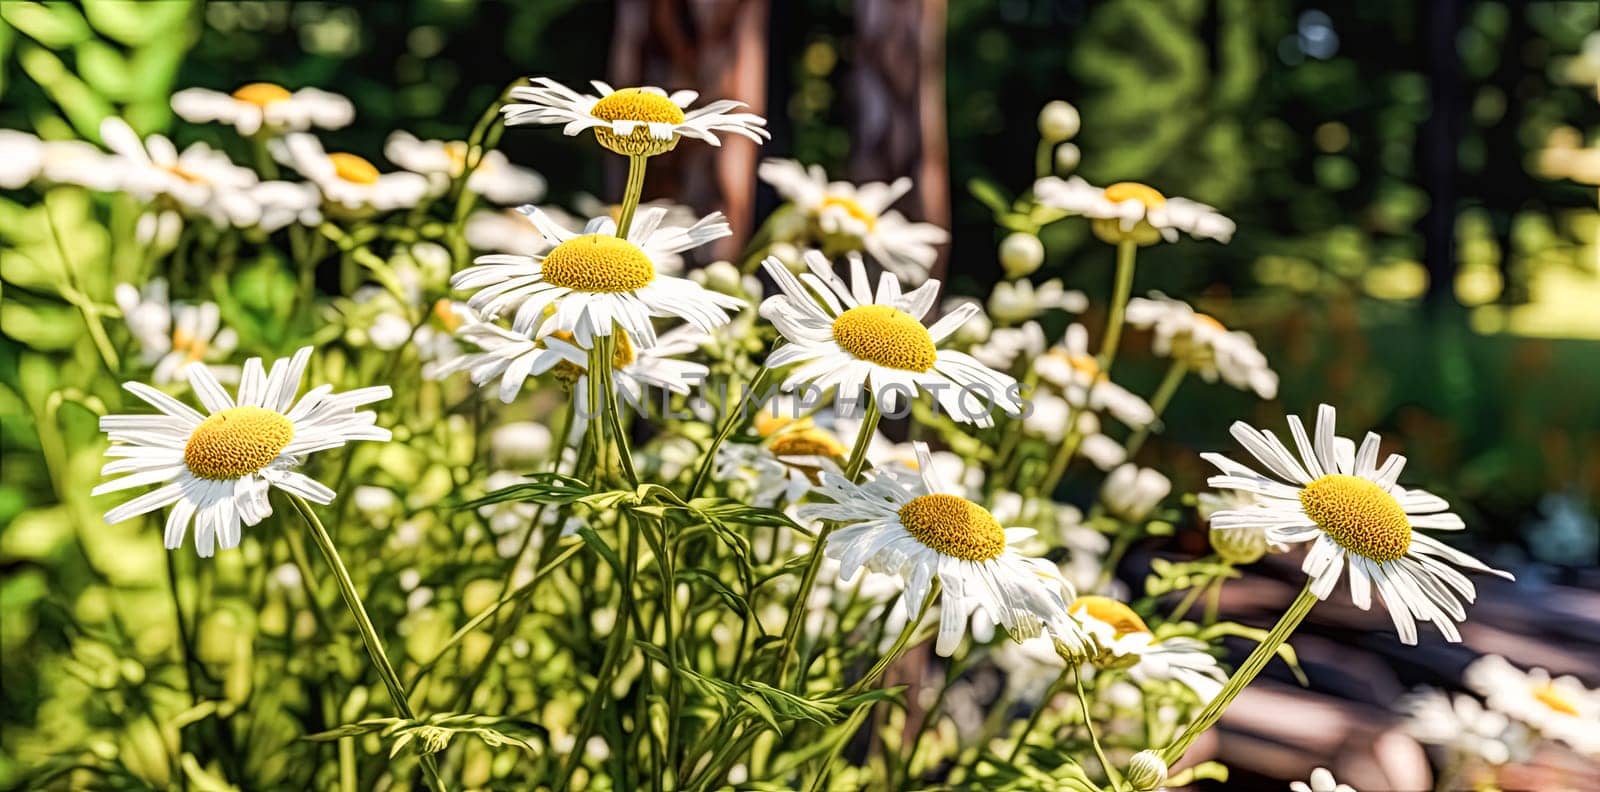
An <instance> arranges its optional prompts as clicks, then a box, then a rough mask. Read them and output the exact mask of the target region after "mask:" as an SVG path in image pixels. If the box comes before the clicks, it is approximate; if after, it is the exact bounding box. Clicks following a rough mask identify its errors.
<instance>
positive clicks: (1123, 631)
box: [1068, 594, 1228, 702]
mask: <svg viewBox="0 0 1600 792" xmlns="http://www.w3.org/2000/svg"><path fill="white" fill-rule="evenodd" d="M1068 610H1069V611H1070V612H1071V613H1072V615H1073V616H1076V617H1077V618H1078V621H1079V623H1081V624H1082V625H1083V629H1084V631H1085V632H1087V633H1088V634H1089V635H1090V636H1091V637H1093V638H1094V639H1095V644H1096V645H1097V646H1098V647H1099V649H1100V651H1099V653H1098V654H1096V655H1095V656H1094V657H1093V658H1091V661H1092V662H1093V663H1094V664H1095V665H1096V666H1098V667H1100V668H1121V669H1126V670H1127V672H1128V676H1130V677H1132V678H1133V679H1134V680H1135V681H1138V682H1149V681H1152V680H1171V681H1174V682H1177V683H1179V684H1181V685H1183V686H1184V687H1186V688H1189V689H1190V690H1192V691H1194V694H1195V695H1196V696H1198V697H1199V698H1200V701H1202V702H1207V701H1210V700H1211V699H1212V698H1214V697H1215V696H1216V695H1217V692H1218V691H1220V690H1222V686H1223V684H1225V683H1226V682H1227V681H1228V675H1227V674H1224V673H1223V672H1222V668H1221V667H1220V666H1218V665H1217V659H1216V658H1215V657H1212V656H1211V655H1210V654H1209V653H1207V652H1206V644H1205V642H1204V641H1200V640H1196V639H1194V638H1184V637H1172V638H1164V639H1161V640H1157V639H1156V637H1155V634H1154V633H1152V632H1151V631H1150V628H1149V627H1148V626H1146V625H1145V623H1144V620H1143V619H1141V618H1139V614H1137V613H1134V612H1133V609H1132V608H1129V607H1128V606H1127V605H1125V604H1123V603H1121V602H1118V601H1117V600H1114V599H1111V598H1110V597H1101V596H1097V595H1092V594H1091V595H1085V596H1082V597H1079V598H1077V599H1076V600H1074V601H1073V602H1072V604H1071V605H1070V606H1068Z"/></svg>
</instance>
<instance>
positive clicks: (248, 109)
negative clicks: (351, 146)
mask: <svg viewBox="0 0 1600 792" xmlns="http://www.w3.org/2000/svg"><path fill="white" fill-rule="evenodd" d="M172 111H173V112H174V113H177V114H178V116H179V117H181V118H182V119H183V120H185V121H190V122H193V123H197V124H203V123H207V122H210V121H218V122H221V123H224V124H232V125H233V128H234V129H237V130H238V131H239V134H241V135H244V136H245V137H249V136H251V135H254V134H256V133H257V132H262V131H266V132H269V133H279V132H304V131H305V130H307V129H310V128H312V127H320V128H322V129H339V128H341V127H345V126H349V124H350V122H351V121H354V120H355V117H356V108H355V105H353V104H351V103H350V100H349V99H346V98H344V97H343V96H340V95H338V94H336V93H330V92H328V91H324V90H321V89H318V88H301V89H300V90H298V91H294V92H290V91H289V89H287V88H284V87H283V86H281V85H276V84H274V83H267V82H257V83H250V84H248V85H243V86H240V87H239V89H238V90H236V91H234V92H233V93H231V94H226V93H222V92H221V91H213V90H210V89H207V88H185V89H183V90H181V91H179V92H177V93H175V94H173V95H172Z"/></svg>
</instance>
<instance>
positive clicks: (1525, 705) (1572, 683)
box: [1464, 655, 1600, 756]
mask: <svg viewBox="0 0 1600 792" xmlns="http://www.w3.org/2000/svg"><path fill="white" fill-rule="evenodd" d="M1464 678H1465V681H1466V683H1467V687H1469V688H1472V689H1473V690H1474V691H1476V692H1477V693H1478V695H1480V696H1483V698H1484V701H1485V702H1487V704H1488V706H1489V709H1491V710H1494V711H1495V712H1501V713H1504V714H1506V715H1507V716H1510V717H1512V718H1515V719H1516V720H1517V721H1519V722H1521V723H1525V724H1527V725H1528V726H1530V727H1532V728H1533V729H1535V730H1536V731H1538V732H1539V733H1540V734H1542V735H1544V736H1546V737H1549V738H1551V739H1555V740H1560V741H1561V742H1564V743H1566V744H1568V745H1570V746H1572V748H1573V749H1574V750H1577V751H1578V752H1580V753H1583V754H1585V755H1588V756H1596V755H1600V690H1594V689H1590V688H1588V687H1586V686H1585V685H1584V684H1583V682H1581V681H1579V680H1578V678H1577V677H1573V676H1560V677H1552V676H1551V675H1550V672H1549V671H1546V670H1544V669H1543V668H1530V669H1528V670H1526V671H1523V670H1522V669H1519V668H1517V667H1516V666H1514V665H1512V664H1511V663H1510V662H1509V661H1507V660H1506V659H1505V658H1504V657H1499V656H1497V655H1487V656H1485V657H1480V658H1478V659H1477V660H1474V661H1473V663H1472V665H1470V666H1467V670H1466V674H1465V676H1464Z"/></svg>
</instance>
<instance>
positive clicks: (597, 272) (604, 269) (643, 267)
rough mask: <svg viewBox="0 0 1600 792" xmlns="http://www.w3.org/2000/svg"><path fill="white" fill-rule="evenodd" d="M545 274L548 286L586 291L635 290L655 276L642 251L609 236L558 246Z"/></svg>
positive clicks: (589, 236)
mask: <svg viewBox="0 0 1600 792" xmlns="http://www.w3.org/2000/svg"><path fill="white" fill-rule="evenodd" d="M543 272H544V279H545V281H547V282H549V283H552V284H555V285H556V286H562V287H565V288H568V289H573V290H575V291H585V292H627V291H633V290H635V289H639V288H642V287H644V286H645V285H646V284H648V283H650V281H652V280H654V279H655V277H656V269H655V267H654V266H653V265H652V264H651V263H650V257H649V256H647V255H645V253H644V251H643V250H640V249H639V247H638V246H637V245H635V244H633V243H632V242H629V241H627V240H626V239H619V238H617V237H614V236H611V235H610V234H586V235H584V236H580V237H574V238H572V239H569V240H567V241H565V242H562V243H561V244H559V245H556V247H555V250H552V251H550V254H549V255H547V256H545V259H544V267H543Z"/></svg>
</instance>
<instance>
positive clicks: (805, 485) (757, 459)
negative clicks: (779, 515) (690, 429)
mask: <svg viewBox="0 0 1600 792" xmlns="http://www.w3.org/2000/svg"><path fill="white" fill-rule="evenodd" d="M834 417H835V416H834V413H832V412H831V411H822V412H819V413H817V414H816V415H813V416H802V415H800V414H799V412H798V410H797V409H793V405H791V404H789V400H784V403H783V404H775V405H770V406H768V407H764V408H762V409H761V411H760V412H758V413H756V415H755V416H754V417H753V418H752V420H751V424H750V428H751V430H752V432H753V434H754V436H753V437H752V438H748V439H741V440H735V441H733V442H728V443H723V444H722V447H721V448H720V449H718V450H717V457H718V458H717V477H718V478H719V479H723V480H728V481H733V480H738V479H739V478H740V477H741V475H742V473H743V471H746V470H749V471H752V472H753V473H754V474H755V475H754V481H752V482H750V497H751V502H752V503H753V504H754V505H756V506H760V507H773V506H777V505H779V504H785V505H786V504H792V503H796V502H798V501H799V500H800V499H801V498H803V497H805V495H806V493H807V492H810V491H811V488H812V487H813V486H816V483H817V474H818V473H819V472H820V471H822V470H823V469H824V468H827V467H828V466H829V465H832V466H835V467H838V468H843V467H844V465H845V462H846V461H847V460H848V458H849V456H850V445H849V442H850V440H851V439H853V438H854V435H853V434H849V435H844V434H842V433H841V432H839V431H836V427H835V426H834V423H835V421H834V420H833V419H834ZM841 437H843V438H844V439H841Z"/></svg>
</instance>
